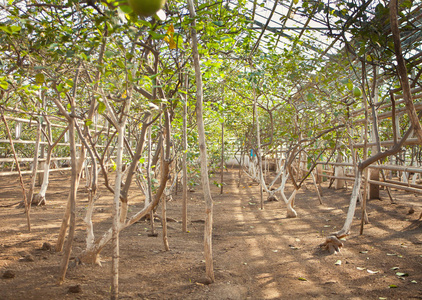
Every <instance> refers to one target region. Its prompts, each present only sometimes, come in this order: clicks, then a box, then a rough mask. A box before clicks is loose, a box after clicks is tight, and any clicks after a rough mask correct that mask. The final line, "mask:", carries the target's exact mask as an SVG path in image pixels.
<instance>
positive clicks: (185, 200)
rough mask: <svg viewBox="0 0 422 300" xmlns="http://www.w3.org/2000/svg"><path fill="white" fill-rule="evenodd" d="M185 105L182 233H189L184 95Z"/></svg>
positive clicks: (184, 112)
mask: <svg viewBox="0 0 422 300" xmlns="http://www.w3.org/2000/svg"><path fill="white" fill-rule="evenodd" d="M188 88H189V87H188V75H187V74H186V76H185V89H186V92H187V90H188ZM183 98H184V103H183V163H182V168H183V200H182V231H183V232H187V231H188V153H187V151H188V133H187V118H188V97H187V94H184V96H183Z"/></svg>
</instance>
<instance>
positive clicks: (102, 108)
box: [98, 100, 106, 114]
mask: <svg viewBox="0 0 422 300" xmlns="http://www.w3.org/2000/svg"><path fill="white" fill-rule="evenodd" d="M105 110H106V105H105V104H104V102H101V101H100V100H98V113H99V114H102V113H103V112H104V111H105Z"/></svg>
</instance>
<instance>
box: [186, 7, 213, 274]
mask: <svg viewBox="0 0 422 300" xmlns="http://www.w3.org/2000/svg"><path fill="white" fill-rule="evenodd" d="M188 8H189V12H190V17H191V18H192V26H191V36H192V55H193V61H194V66H195V79H196V122H197V125H198V143H199V151H200V160H201V181H202V187H203V190H204V199H205V213H206V216H205V229H204V255H205V272H206V276H207V278H208V280H209V281H210V282H214V281H215V278H214V265H213V258H212V222H213V202H212V197H211V190H210V185H209V179H208V167H207V146H206V142H205V128H204V120H203V111H202V98H203V91H202V76H201V67H200V64H199V53H198V38H197V33H196V21H195V18H196V13H195V8H194V5H193V1H192V0H188Z"/></svg>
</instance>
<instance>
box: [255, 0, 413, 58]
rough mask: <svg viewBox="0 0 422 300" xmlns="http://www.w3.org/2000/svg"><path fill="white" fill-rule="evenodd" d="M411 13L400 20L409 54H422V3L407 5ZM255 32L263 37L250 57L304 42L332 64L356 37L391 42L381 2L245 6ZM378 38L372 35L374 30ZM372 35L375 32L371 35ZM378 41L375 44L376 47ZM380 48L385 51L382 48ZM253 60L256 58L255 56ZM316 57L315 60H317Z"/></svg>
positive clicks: (258, 3) (323, 0)
mask: <svg viewBox="0 0 422 300" xmlns="http://www.w3.org/2000/svg"><path fill="white" fill-rule="evenodd" d="M403 3H404V4H403V5H402V6H403V7H404V8H407V9H408V10H409V12H410V13H407V12H406V13H405V12H403V13H402V14H401V18H400V20H399V23H400V30H401V38H402V44H403V46H404V47H405V52H406V53H407V52H415V51H416V52H420V51H421V47H420V40H421V30H420V29H421V1H413V2H411V1H404V2H403ZM247 6H248V8H249V9H250V19H251V20H252V21H251V22H252V29H253V30H254V31H256V32H257V33H258V34H260V35H262V37H261V38H258V39H257V41H256V44H255V46H254V47H253V48H252V51H253V52H255V51H256V49H258V48H261V49H262V50H263V51H264V52H267V51H268V50H270V49H274V48H276V49H277V51H281V50H282V49H284V48H285V47H288V46H289V45H292V43H293V42H294V41H295V39H301V38H303V40H302V41H301V42H302V43H303V46H304V47H306V48H307V49H308V50H309V53H310V54H311V53H312V52H317V53H318V54H319V55H320V56H321V57H324V58H325V59H330V58H331V56H332V55H335V54H337V53H338V52H340V51H342V49H343V48H344V39H347V40H354V39H355V35H356V33H357V32H358V31H368V32H367V33H369V35H368V36H367V37H368V38H369V36H370V35H371V34H374V35H375V36H376V35H378V36H379V37H380V36H387V37H388V36H390V35H391V29H390V26H389V19H388V8H387V7H385V6H384V2H383V1H376V0H369V1H326V0H316V1H298V0H292V1H278V0H276V1H258V0H255V1H254V0H250V1H247ZM371 27H373V28H375V32H370V28H371ZM372 30H373V29H372ZM378 40H379V39H377V38H375V41H376V42H377V41H378ZM380 46H381V45H380ZM252 54H253V53H252ZM311 55H312V54H311ZM313 55H315V54H313Z"/></svg>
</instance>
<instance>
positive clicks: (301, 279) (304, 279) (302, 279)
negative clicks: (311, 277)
mask: <svg viewBox="0 0 422 300" xmlns="http://www.w3.org/2000/svg"><path fill="white" fill-rule="evenodd" d="M297 279H298V280H300V281H308V279H306V278H303V277H298V278H297Z"/></svg>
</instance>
